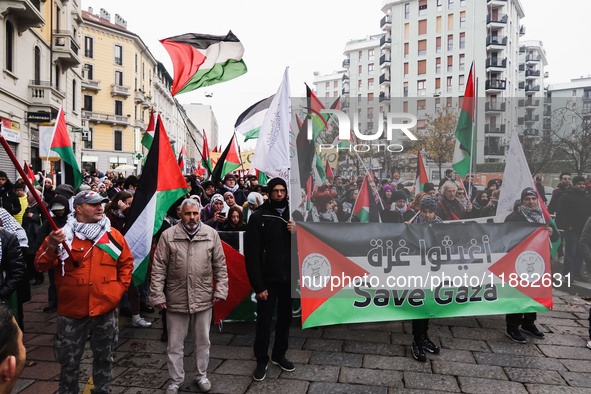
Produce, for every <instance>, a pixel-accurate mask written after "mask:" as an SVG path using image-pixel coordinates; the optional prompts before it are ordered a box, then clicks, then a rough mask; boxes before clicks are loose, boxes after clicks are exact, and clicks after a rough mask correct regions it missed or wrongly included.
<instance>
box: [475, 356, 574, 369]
mask: <svg viewBox="0 0 591 394" xmlns="http://www.w3.org/2000/svg"><path fill="white" fill-rule="evenodd" d="M473 355H474V358H475V359H476V362H477V363H478V364H485V365H498V366H500V367H516V368H540V369H548V370H551V371H565V370H566V368H565V367H564V365H562V364H561V363H560V361H558V360H555V359H551V358H545V357H529V356H517V355H513V354H503V353H482V352H474V353H473Z"/></svg>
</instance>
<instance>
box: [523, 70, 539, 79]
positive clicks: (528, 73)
mask: <svg viewBox="0 0 591 394" xmlns="http://www.w3.org/2000/svg"><path fill="white" fill-rule="evenodd" d="M539 76H540V70H525V77H526V78H537V77H539Z"/></svg>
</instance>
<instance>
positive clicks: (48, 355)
mask: <svg viewBox="0 0 591 394" xmlns="http://www.w3.org/2000/svg"><path fill="white" fill-rule="evenodd" d="M27 360H36V361H55V356H54V354H53V346H38V347H37V348H35V350H31V351H29V350H27Z"/></svg>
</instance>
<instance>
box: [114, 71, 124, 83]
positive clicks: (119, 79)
mask: <svg viewBox="0 0 591 394" xmlns="http://www.w3.org/2000/svg"><path fill="white" fill-rule="evenodd" d="M115 85H117V86H123V71H118V70H115Z"/></svg>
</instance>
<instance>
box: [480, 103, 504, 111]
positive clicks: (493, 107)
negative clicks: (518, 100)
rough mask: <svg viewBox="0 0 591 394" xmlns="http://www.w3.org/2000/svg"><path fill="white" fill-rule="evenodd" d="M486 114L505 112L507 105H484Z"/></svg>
mask: <svg viewBox="0 0 591 394" xmlns="http://www.w3.org/2000/svg"><path fill="white" fill-rule="evenodd" d="M484 111H485V112H505V103H501V104H500V105H499V104H498V103H486V104H485V105H484Z"/></svg>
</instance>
